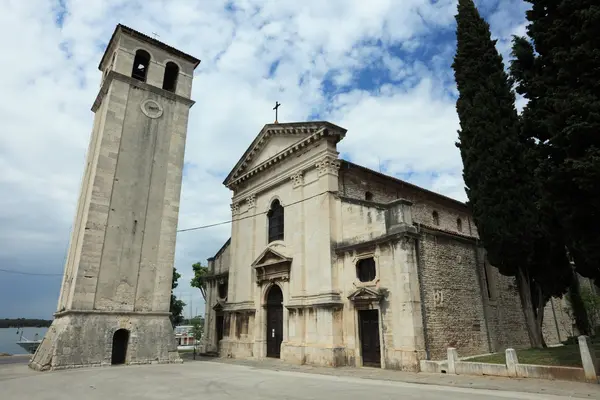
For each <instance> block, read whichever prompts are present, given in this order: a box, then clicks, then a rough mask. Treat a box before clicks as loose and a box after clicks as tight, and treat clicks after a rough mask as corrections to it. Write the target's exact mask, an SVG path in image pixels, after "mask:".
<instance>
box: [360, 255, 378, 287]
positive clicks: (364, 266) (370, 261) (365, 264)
mask: <svg viewBox="0 0 600 400" xmlns="http://www.w3.org/2000/svg"><path fill="white" fill-rule="evenodd" d="M376 275H377V274H376V270H375V259H374V258H373V257H369V258H363V259H362V260H359V261H358V262H357V263H356V277H357V278H358V280H359V281H361V282H371V281H373V280H374V279H375V276H376Z"/></svg>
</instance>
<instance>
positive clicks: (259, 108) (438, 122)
mask: <svg viewBox="0 0 600 400" xmlns="http://www.w3.org/2000/svg"><path fill="white" fill-rule="evenodd" d="M455 3H456V1H455V0H438V1H427V0H405V1H395V0H381V1H377V0H371V1H369V2H365V1H359V0H356V1H345V0H344V1H342V0H332V1H325V2H324V1H322V0H305V1H302V2H300V3H299V2H296V1H291V0H290V1H275V0H270V1H265V0H244V1H236V2H234V3H233V6H232V7H229V8H227V7H226V6H227V5H228V4H229V2H228V1H200V0H198V1H191V0H190V1H177V2H174V1H159V0H147V1H131V0H70V1H65V2H64V5H65V9H66V11H67V12H66V14H65V15H64V23H63V25H62V26H58V25H57V24H56V20H57V14H56V12H57V10H58V9H60V8H59V7H58V4H59V3H58V2H57V1H43V0H28V1H22V0H9V1H8V3H6V2H5V3H4V4H3V5H4V7H3V12H2V13H0V45H1V46H2V49H3V57H1V58H0V89H1V90H2V96H1V97H0V120H1V121H2V125H1V127H0V263H3V264H2V267H3V268H11V267H15V268H21V269H23V270H27V271H38V272H58V273H61V272H62V267H63V265H62V263H63V259H61V258H60V257H61V256H58V254H63V253H64V251H65V248H66V246H67V241H68V234H69V230H70V225H71V223H72V220H73V214H74V209H75V203H76V200H77V196H78V191H79V184H80V179H81V175H82V171H83V163H84V158H85V152H86V149H87V145H88V140H89V135H90V132H91V127H92V118H93V114H92V112H91V111H90V106H91V104H92V102H93V100H94V98H95V96H96V94H97V91H98V89H99V84H100V77H101V75H100V72H99V71H98V70H97V65H98V62H99V60H100V57H101V55H102V52H103V50H104V46H105V45H106V42H107V41H108V39H109V38H110V35H111V33H112V31H113V29H114V27H115V25H116V24H117V23H118V22H121V23H123V24H125V25H128V26H131V27H132V28H134V29H138V30H141V31H143V32H145V33H148V34H151V33H153V32H155V33H157V34H158V35H159V39H160V40H162V41H164V42H166V43H168V44H170V45H172V46H174V47H177V48H180V49H181V50H183V51H185V52H188V53H190V54H192V55H194V56H197V57H198V58H200V59H201V60H202V63H201V64H200V66H199V68H198V70H197V73H196V76H195V80H194V87H193V95H192V97H193V98H194V99H195V100H196V101H197V103H196V104H195V106H194V107H193V108H192V110H191V115H190V123H189V133H188V142H187V146H186V164H187V165H188V166H189V167H188V168H187V169H186V176H185V178H184V184H183V192H182V202H181V212H180V222H179V227H180V228H188V227H193V226H198V225H206V224H211V223H215V222H221V221H226V220H228V219H229V218H230V210H229V202H230V200H229V199H230V193H229V191H228V190H227V189H226V188H224V187H223V186H222V184H221V182H222V180H223V178H224V176H225V174H226V173H227V172H229V170H230V169H231V168H232V167H233V165H234V164H235V162H236V161H237V159H238V157H239V156H240V155H241V154H242V153H243V151H244V150H245V149H246V147H247V146H248V145H249V143H250V142H251V141H252V139H253V138H254V136H255V135H256V134H257V133H258V132H259V130H260V129H261V128H262V126H263V125H264V124H265V123H270V122H272V121H273V118H274V115H273V111H272V107H273V104H274V102H275V101H276V100H277V101H279V102H281V103H282V104H283V105H282V107H281V109H280V118H279V119H280V121H281V122H287V121H302V120H305V119H306V118H307V117H308V116H309V115H312V114H315V113H316V114H320V116H321V118H324V119H328V120H330V121H331V122H333V123H336V124H338V125H341V126H343V127H345V128H347V129H348V134H347V137H346V139H345V140H344V141H343V142H342V143H341V145H340V149H341V150H342V151H343V152H344V154H349V155H350V157H351V158H352V159H353V160H355V161H357V162H359V163H364V164H365V165H367V166H369V167H377V163H378V162H380V161H381V162H385V164H386V166H387V168H388V172H391V173H394V174H399V175H400V174H405V173H409V172H411V173H414V176H415V178H414V180H413V181H414V182H415V183H417V184H422V185H425V186H427V187H428V188H432V189H434V190H438V191H440V192H442V193H444V194H447V195H450V196H454V197H456V198H459V199H464V191H463V188H462V186H463V184H462V178H461V160H460V155H459V153H458V150H457V149H456V148H455V146H454V141H455V140H456V130H457V128H458V120H457V117H456V113H455V109H454V99H453V98H452V93H453V90H454V85H453V84H452V78H453V75H452V71H451V70H450V69H449V67H448V66H449V65H450V63H451V57H452V56H453V51H454V49H453V45H452V43H451V42H448V43H431V42H429V40H431V37H433V36H431V35H430V34H431V33H433V32H436V31H437V30H439V29H445V30H448V29H451V28H452V25H453V23H454V13H455V10H456V5H455ZM501 3H502V2H501ZM500 7H504V9H507V10H508V9H509V7H505V6H500ZM232 10H233V11H232ZM497 14H498V13H497ZM494 15H496V14H494ZM509 20H510V21H512V22H510V23H507V21H509ZM491 23H492V27H493V28H495V32H498V33H499V34H501V35H503V36H504V37H507V36H509V35H510V33H512V32H513V30H514V29H516V28H515V27H517V26H519V24H520V23H522V19H518V18H516V17H515V16H514V14H513V13H508V14H506V13H505V14H501V13H500V14H498V16H497V17H492V19H491ZM378 42H379V44H378ZM392 45H393V46H395V47H397V48H401V49H402V50H403V51H404V54H405V55H403V56H399V55H398V54H390V52H389V50H388V46H392ZM420 50H429V52H433V53H434V57H430V58H428V59H426V60H416V59H414V58H413V56H414V54H419V53H420ZM435 55H437V56H435ZM274 63H276V65H277V68H276V69H275V71H274V72H273V74H272V75H270V74H269V73H270V71H271V68H272V65H274ZM367 66H371V67H374V66H376V67H377V68H384V69H388V71H387V73H386V75H389V77H390V78H391V79H394V82H393V83H386V82H385V80H384V81H383V82H384V83H383V84H382V85H381V86H380V87H375V88H368V90H364V88H360V87H357V86H356V83H357V81H358V80H357V76H358V75H359V73H360V71H361V70H363V68H365V67H367ZM330 77H331V78H332V79H333V81H334V83H335V84H336V85H338V86H343V87H345V88H346V90H345V92H344V93H342V94H338V95H335V96H333V97H332V96H331V94H329V93H323V91H322V88H323V83H324V82H325V80H326V79H329V78H330ZM372 78H373V79H375V78H377V77H372ZM379 79H381V77H380V78H379ZM228 229H229V226H228V225H222V226H218V227H214V228H210V229H204V230H197V231H190V232H184V233H180V234H179V235H178V242H177V256H176V267H177V268H178V270H179V271H180V272H181V273H182V275H183V277H182V279H181V281H180V287H179V288H178V290H177V292H178V293H181V294H182V295H183V294H185V293H193V294H194V300H193V302H194V304H196V305H199V304H200V294H199V292H198V291H197V290H196V289H191V288H190V287H189V284H188V283H189V280H190V278H191V267H190V266H191V264H192V263H193V262H196V261H199V260H201V261H203V262H205V260H206V258H207V257H209V256H211V255H213V254H214V253H215V252H216V251H217V250H218V249H219V248H220V246H221V245H222V243H223V242H224V241H225V240H226V239H227V237H228V236H229V232H228ZM7 260H11V261H10V265H8V263H9V262H8V261H7ZM10 279H11V277H10V276H9V275H6V274H5V275H0V292H2V287H1V286H2V284H3V282H9V283H7V284H10V281H9V280H10ZM47 290H49V291H51V292H52V293H55V295H56V297H58V287H56V286H52V287H48V289H47ZM29 296H31V294H30V293H27V294H26V295H25V292H24V294H23V298H22V299H13V301H15V302H27V301H28V298H29ZM183 297H184V301H189V300H188V299H189V296H188V295H187V294H186V295H184V296H183ZM0 304H2V298H1V294H0ZM32 304H38V303H37V302H35V301H34V300H32ZM32 307H33V305H32ZM53 308H54V305H53V304H49V305H48V306H47V309H44V310H43V311H39V310H34V309H31V311H30V314H31V315H40V313H41V315H42V316H49V313H50V312H52V311H53ZM0 311H3V310H0ZM6 312H8V313H10V312H11V311H10V310H8V311H6ZM20 312H21V311H20ZM0 314H2V313H1V312H0Z"/></svg>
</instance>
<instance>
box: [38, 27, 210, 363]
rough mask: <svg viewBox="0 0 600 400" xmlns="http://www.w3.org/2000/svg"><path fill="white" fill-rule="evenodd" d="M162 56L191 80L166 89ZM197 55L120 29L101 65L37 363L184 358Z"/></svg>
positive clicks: (181, 75)
mask: <svg viewBox="0 0 600 400" xmlns="http://www.w3.org/2000/svg"><path fill="white" fill-rule="evenodd" d="M107 55H108V57H107ZM148 57H150V59H148ZM153 57H154V58H153ZM107 59H108V60H112V62H110V63H108V62H105V61H106V60H107ZM134 60H136V61H135V66H134ZM158 60H162V61H161V62H162V63H163V64H164V63H165V62H172V63H175V64H177V65H178V67H177V68H178V69H177V72H176V73H177V74H179V76H178V77H177V79H176V81H179V82H180V83H182V84H184V87H181V86H180V87H179V88H171V89H172V90H165V89H163V88H162V77H163V74H164V75H165V76H166V72H165V71H166V70H165V68H164V65H163V64H161V62H159V61H158ZM167 60H169V61H167ZM198 63H199V60H197V59H195V58H193V57H191V56H189V55H186V54H184V53H182V52H180V51H178V50H176V49H173V48H171V47H169V46H167V45H165V44H163V43H161V42H159V41H157V40H155V39H152V38H149V37H147V36H145V35H143V34H142V33H139V32H136V31H134V30H132V29H130V28H127V27H124V26H122V25H118V26H117V28H116V29H115V32H114V34H113V37H112V38H111V40H110V42H109V44H108V47H107V51H106V54H105V56H104V57H103V59H102V62H101V63H100V67H99V68H100V69H101V70H102V71H103V81H102V87H101V88H100V92H99V94H98V96H97V98H96V101H95V102H94V105H93V107H92V111H94V112H95V119H94V127H93V130H92V135H91V139H90V146H89V149H88V155H87V160H86V171H85V174H84V178H83V182H82V187H81V193H80V196H79V202H78V206H77V212H76V217H75V222H74V227H73V231H72V236H71V243H70V246H69V252H68V257H67V262H66V266H65V273H64V278H63V284H62V287H61V294H60V299H59V305H58V312H57V313H56V314H55V320H54V322H53V323H52V326H51V327H50V329H49V330H48V332H47V334H46V336H45V337H44V339H43V341H42V343H41V344H40V346H39V347H38V350H37V352H36V354H35V355H34V357H33V359H32V361H31V363H30V366H31V367H32V368H34V369H38V370H54V369H65V368H75V367H83V366H102V365H110V364H145V363H172V362H180V361H181V359H180V358H179V355H178V353H177V346H176V342H175V336H174V334H173V328H172V326H171V322H170V319H169V316H170V313H169V304H170V297H171V284H172V276H173V261H174V256H175V238H176V233H177V218H178V212H179V197H180V192H181V180H182V169H183V157H184V150H185V138H186V132H187V121H188V114H189V109H190V107H191V106H192V105H193V103H194V102H193V101H192V100H190V99H189V97H188V96H189V94H190V90H191V79H189V80H188V78H191V73H193V69H194V68H195V67H196V66H197V65H198ZM144 64H145V67H144V68H145V69H143V71H142V73H141V75H140V71H139V70H140V68H139V66H140V65H144ZM133 71H137V72H136V74H137V75H136V74H134V73H133ZM134 76H135V77H134Z"/></svg>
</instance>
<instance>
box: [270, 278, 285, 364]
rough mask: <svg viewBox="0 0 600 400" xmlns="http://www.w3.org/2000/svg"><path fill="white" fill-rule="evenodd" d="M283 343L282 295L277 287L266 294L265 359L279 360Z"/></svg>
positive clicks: (272, 287) (274, 286)
mask: <svg viewBox="0 0 600 400" xmlns="http://www.w3.org/2000/svg"><path fill="white" fill-rule="evenodd" d="M282 341H283V293H282V292H281V288H280V287H279V286H277V285H273V286H271V288H270V289H269V292H268V293H267V357H274V358H279V356H280V355H281V342H282Z"/></svg>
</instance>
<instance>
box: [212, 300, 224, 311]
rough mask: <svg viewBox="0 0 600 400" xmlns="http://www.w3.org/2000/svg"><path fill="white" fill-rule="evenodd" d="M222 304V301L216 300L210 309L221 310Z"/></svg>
mask: <svg viewBox="0 0 600 400" xmlns="http://www.w3.org/2000/svg"><path fill="white" fill-rule="evenodd" d="M223 306H224V302H222V301H217V302H216V303H215V305H214V306H213V308H212V309H213V310H215V311H223Z"/></svg>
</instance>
